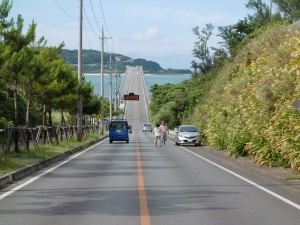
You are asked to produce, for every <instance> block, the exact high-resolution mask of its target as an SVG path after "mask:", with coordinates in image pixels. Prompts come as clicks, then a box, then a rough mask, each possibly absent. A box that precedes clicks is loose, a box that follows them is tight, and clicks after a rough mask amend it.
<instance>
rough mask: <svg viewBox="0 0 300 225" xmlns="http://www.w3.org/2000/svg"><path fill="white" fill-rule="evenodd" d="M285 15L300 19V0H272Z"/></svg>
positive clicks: (292, 18) (289, 17) (288, 17)
mask: <svg viewBox="0 0 300 225" xmlns="http://www.w3.org/2000/svg"><path fill="white" fill-rule="evenodd" d="M272 2H274V3H275V4H276V5H277V6H278V8H279V10H280V11H281V12H282V13H283V14H284V17H285V18H287V19H291V20H297V19H300V2H299V0H272Z"/></svg>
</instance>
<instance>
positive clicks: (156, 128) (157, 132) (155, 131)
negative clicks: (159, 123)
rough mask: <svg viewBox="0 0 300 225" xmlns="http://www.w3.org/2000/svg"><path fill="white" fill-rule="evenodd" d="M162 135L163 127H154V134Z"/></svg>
mask: <svg viewBox="0 0 300 225" xmlns="http://www.w3.org/2000/svg"><path fill="white" fill-rule="evenodd" d="M160 135H161V129H160V128H159V127H155V128H154V136H156V137H159V136H160Z"/></svg>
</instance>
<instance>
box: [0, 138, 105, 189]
mask: <svg viewBox="0 0 300 225" xmlns="http://www.w3.org/2000/svg"><path fill="white" fill-rule="evenodd" d="M107 137H108V136H107V135H106V136H103V137H101V138H97V139H95V140H92V141H90V142H89V143H87V144H85V145H83V146H80V147H75V148H73V149H71V150H69V151H66V152H64V153H61V154H59V155H55V156H53V157H51V158H48V159H43V160H41V161H39V162H37V163H34V164H32V165H27V166H24V167H22V168H20V169H18V170H15V171H13V172H11V173H8V174H5V175H3V176H1V175H0V176H1V177H0V190H1V189H3V188H5V187H7V186H8V185H9V184H12V183H13V182H15V181H19V180H21V179H23V178H25V177H27V176H29V175H31V174H32V173H35V172H37V171H39V170H41V169H43V168H45V167H48V166H51V165H52V164H54V163H57V162H59V161H62V160H63V159H65V158H67V157H69V156H70V155H73V154H75V153H77V152H80V151H82V150H84V149H85V148H86V147H89V146H91V145H93V144H96V143H98V142H100V141H102V140H104V139H105V138H107Z"/></svg>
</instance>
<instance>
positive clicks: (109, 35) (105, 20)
mask: <svg viewBox="0 0 300 225" xmlns="http://www.w3.org/2000/svg"><path fill="white" fill-rule="evenodd" d="M100 7H101V12H102V18H103V21H104V25H105V28H106V31H107V33H108V34H109V36H112V35H111V34H110V33H109V30H108V28H107V24H106V20H105V16H104V12H103V7H102V2H101V0H100Z"/></svg>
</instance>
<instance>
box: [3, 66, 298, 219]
mask: <svg viewBox="0 0 300 225" xmlns="http://www.w3.org/2000/svg"><path fill="white" fill-rule="evenodd" d="M131 69H132V79H131V82H130V85H129V86H128V91H129V92H134V93H135V94H139V95H140V100H139V101H128V102H127V104H126V118H127V119H128V121H129V122H130V123H131V124H132V126H133V133H132V134H131V135H130V142H129V143H128V144H126V143H125V142H114V143H112V144H109V142H108V141H107V140H105V141H103V142H101V143H98V144H96V145H94V146H92V147H90V148H89V149H87V150H85V151H83V152H81V153H79V154H77V155H74V156H72V157H71V158H69V159H68V160H67V161H64V162H61V163H59V164H56V165H54V166H53V167H51V168H48V169H47V170H44V171H40V172H39V173H36V174H34V175H33V176H32V177H29V178H27V179H25V180H22V181H21V182H19V183H17V184H13V185H11V186H10V187H8V188H7V189H5V190H2V191H1V192H0V225H50V224H51V225H52V224H57V225H96V224H99V225H138V224H140V225H150V224H153V225H262V224H263V225H283V224H288V225H298V224H299V221H300V197H299V196H300V195H299V194H300V192H299V190H300V183H299V182H294V183H287V182H284V181H279V180H277V179H272V178H271V177H270V178H269V176H267V173H268V171H269V170H268V168H258V167H253V168H252V166H251V164H249V163H245V164H244V163H240V162H239V161H237V160H236V159H230V158H226V157H224V155H223V154H222V153H218V152H214V151H210V150H209V149H208V148H207V147H204V146H201V147H195V146H191V147H182V146H180V147H178V146H175V145H174V143H172V142H171V141H169V142H168V143H167V144H166V145H165V146H162V147H154V146H153V143H152V142H153V134H152V133H150V132H149V133H143V132H142V124H143V122H146V121H147V120H148V118H147V113H146V106H145V96H144V94H143V93H145V90H144V87H143V85H142V77H141V76H137V75H136V74H135V72H136V69H135V68H131ZM256 170H257V171H256ZM255 172H256V173H255Z"/></svg>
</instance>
